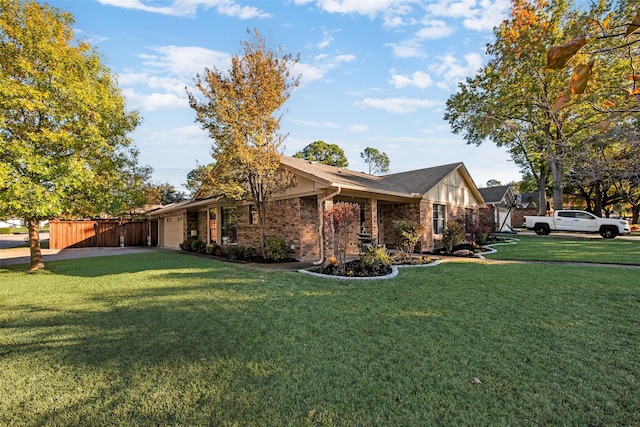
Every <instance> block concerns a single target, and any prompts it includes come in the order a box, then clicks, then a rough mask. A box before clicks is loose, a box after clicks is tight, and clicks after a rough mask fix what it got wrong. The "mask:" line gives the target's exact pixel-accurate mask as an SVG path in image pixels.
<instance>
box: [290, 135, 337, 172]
mask: <svg viewBox="0 0 640 427" xmlns="http://www.w3.org/2000/svg"><path fill="white" fill-rule="evenodd" d="M293 157H297V158H299V159H306V160H309V161H312V162H318V163H322V164H325V165H330V166H336V167H339V168H346V167H348V166H349V161H348V160H347V156H345V155H344V151H343V150H342V148H340V147H339V146H337V145H336V144H327V143H326V142H324V141H314V142H312V143H311V144H309V145H307V146H306V147H304V148H303V149H302V151H298V152H297V153H296V154H294V155H293Z"/></svg>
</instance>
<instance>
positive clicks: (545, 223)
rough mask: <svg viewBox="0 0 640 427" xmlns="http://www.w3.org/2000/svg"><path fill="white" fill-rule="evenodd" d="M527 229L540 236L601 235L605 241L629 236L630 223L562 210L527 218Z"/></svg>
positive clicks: (583, 212)
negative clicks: (557, 232)
mask: <svg viewBox="0 0 640 427" xmlns="http://www.w3.org/2000/svg"><path fill="white" fill-rule="evenodd" d="M524 219H525V227H527V229H528V230H534V231H535V232H536V234H538V235H546V234H549V233H551V232H552V231H578V232H582V233H600V235H601V236H602V237H604V238H605V239H613V238H614V237H616V236H617V235H622V234H629V233H630V232H631V229H630V228H629V222H627V221H625V220H623V219H613V218H600V217H598V216H596V215H594V214H592V213H589V212H585V211H574V210H561V211H555V212H554V213H553V216H525V217H524Z"/></svg>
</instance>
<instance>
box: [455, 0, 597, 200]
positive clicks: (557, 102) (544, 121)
mask: <svg viewBox="0 0 640 427" xmlns="http://www.w3.org/2000/svg"><path fill="white" fill-rule="evenodd" d="M571 6H572V5H571V2H569V1H565V0H558V1H554V2H552V3H551V4H549V3H547V2H546V1H544V0H537V1H528V0H512V11H511V15H510V17H509V18H508V19H507V20H505V21H504V22H503V23H502V24H501V25H500V26H499V27H497V28H496V29H495V36H496V40H495V42H494V43H492V44H491V45H489V46H488V48H487V53H488V54H489V55H490V58H491V59H490V60H489V63H488V64H487V65H486V66H485V67H484V68H483V69H481V70H480V71H479V72H478V74H477V75H476V76H475V77H473V78H469V79H467V81H466V82H465V83H462V84H461V85H460V90H459V92H458V93H456V94H455V95H453V96H452V97H451V98H449V100H448V101H447V113H446V114H445V119H446V120H448V121H449V123H450V124H451V125H452V129H453V131H454V132H455V133H461V134H463V136H464V137H465V139H466V140H467V142H468V143H470V144H476V145H479V144H481V143H483V142H484V141H485V140H490V141H493V142H494V143H495V144H496V145H497V146H500V147H505V148H507V149H508V150H509V151H510V153H511V155H512V157H513V158H514V161H515V162H516V163H517V164H518V165H519V166H520V167H521V168H522V169H523V172H525V173H528V174H530V175H533V176H535V177H536V178H537V179H538V183H539V185H538V186H539V189H540V190H543V189H544V188H545V187H546V180H547V177H548V175H549V174H550V175H551V178H552V184H553V200H554V208H555V209H561V208H562V201H563V197H562V196H563V190H564V184H565V175H566V170H567V166H570V161H571V157H572V154H573V150H574V149H575V148H576V147H578V146H579V144H580V142H581V141H583V140H584V139H585V138H587V137H588V136H590V135H593V133H594V132H597V131H598V128H597V125H598V123H600V121H601V120H602V116H603V114H602V113H600V112H598V111H595V110H594V109H592V108H591V107H590V105H589V103H588V101H589V100H590V99H592V98H590V97H589V96H590V95H589V94H587V93H585V92H584V87H578V86H576V85H575V84H574V83H571V82H570V79H569V77H571V76H572V71H575V70H577V69H580V70H587V71H589V72H588V73H587V75H588V77H592V76H591V74H589V73H590V72H591V68H590V67H591V66H590V65H589V64H585V63H584V61H585V59H586V58H585V57H584V56H583V55H582V54H577V55H576V54H575V53H576V52H577V51H578V50H579V49H580V47H581V46H582V45H583V37H575V35H579V34H583V33H585V32H589V31H594V29H593V27H591V26H590V25H589V22H590V21H589V20H588V19H587V17H586V14H585V13H584V12H581V11H576V10H573V9H572V8H571ZM589 34H591V33H589ZM567 40H569V41H568V42H567ZM552 46H569V48H573V49H574V51H573V54H574V56H569V57H567V58H566V61H570V62H571V65H572V67H570V68H569V69H562V68H559V67H557V66H555V65H553V64H551V63H550V61H548V55H547V51H548V49H549V48H550V47H552ZM592 79H593V78H592ZM540 205H541V206H544V203H540Z"/></svg>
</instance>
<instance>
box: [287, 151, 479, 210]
mask: <svg viewBox="0 0 640 427" xmlns="http://www.w3.org/2000/svg"><path fill="white" fill-rule="evenodd" d="M280 163H281V164H282V166H283V167H284V168H286V169H288V170H290V171H295V172H296V173H299V174H301V175H303V176H306V177H307V178H309V179H311V180H314V181H319V182H321V183H323V184H324V185H326V186H328V187H343V188H347V189H352V190H360V191H368V192H379V193H387V194H396V195H402V196H404V197H422V196H423V195H424V194H426V193H427V192H428V191H429V190H431V189H432V188H433V187H435V186H436V185H437V184H438V183H439V182H440V181H442V180H443V179H444V178H446V177H447V176H448V175H449V174H451V173H452V172H454V171H455V170H458V171H459V172H460V173H461V174H462V176H463V177H464V179H465V180H466V181H467V184H468V185H469V187H470V188H471V189H472V191H473V192H474V194H475V195H476V197H478V198H479V199H481V198H482V196H481V195H480V193H479V192H478V191H477V188H476V186H475V183H474V182H473V180H472V179H471V176H470V175H469V172H468V171H467V169H466V168H465V166H464V164H463V163H461V162H459V163H451V164H448V165H442V166H436V167H431V168H424V169H417V170H412V171H407V172H399V173H394V174H389V175H382V176H376V175H369V174H366V173H364V172H356V171H353V170H350V169H345V168H338V167H335V166H329V165H324V164H321V163H315V162H311V161H309V160H305V159H299V158H296V157H289V156H282V157H281V159H280Z"/></svg>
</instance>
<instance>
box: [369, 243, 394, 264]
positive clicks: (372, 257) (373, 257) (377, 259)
mask: <svg viewBox="0 0 640 427" xmlns="http://www.w3.org/2000/svg"><path fill="white" fill-rule="evenodd" d="M394 261H395V257H394V256H393V255H391V254H390V253H388V252H387V250H386V248H385V247H384V246H378V245H369V246H363V247H362V251H361V252H360V263H362V266H363V267H364V268H366V269H368V270H376V269H379V268H381V267H389V266H390V265H391V264H393V263H394Z"/></svg>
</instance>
